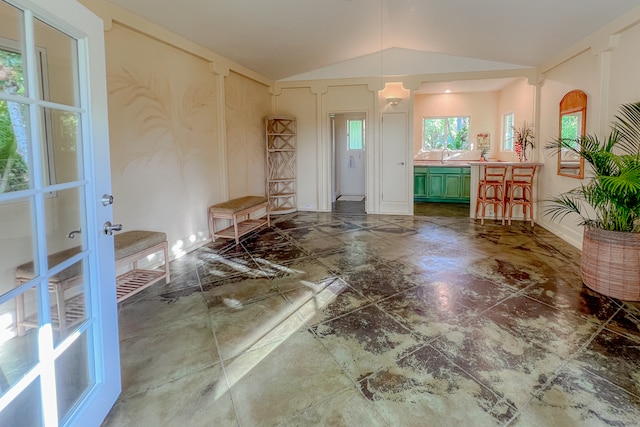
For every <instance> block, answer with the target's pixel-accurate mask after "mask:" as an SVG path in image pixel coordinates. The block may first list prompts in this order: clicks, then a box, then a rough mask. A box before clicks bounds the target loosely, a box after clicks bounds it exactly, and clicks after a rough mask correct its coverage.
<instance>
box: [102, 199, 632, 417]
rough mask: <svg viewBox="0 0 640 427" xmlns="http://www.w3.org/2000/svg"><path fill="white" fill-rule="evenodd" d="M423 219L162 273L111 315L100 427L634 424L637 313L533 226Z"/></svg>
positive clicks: (366, 220)
mask: <svg viewBox="0 0 640 427" xmlns="http://www.w3.org/2000/svg"><path fill="white" fill-rule="evenodd" d="M445 211H446V209H445ZM423 213H424V214H425V215H429V216H416V217H404V216H382V215H375V216H374V215H362V214H354V213H335V212H334V213H304V212H299V213H295V214H290V215H286V216H280V217H274V221H273V226H272V227H271V228H269V229H265V230H263V231H261V232H260V233H257V234H253V235H251V236H247V237H246V238H245V239H243V240H242V241H241V244H240V245H239V246H235V245H233V242H232V241H222V242H220V241H217V242H214V243H212V244H210V245H208V246H207V247H203V248H201V249H199V250H197V251H195V252H192V253H189V254H187V255H186V256H183V257H182V258H180V259H178V260H176V261H174V262H173V263H172V265H171V269H172V271H171V274H172V276H171V277H172V281H171V283H170V284H169V285H156V286H154V287H152V288H150V289H148V290H146V291H144V292H142V293H141V294H140V295H139V296H137V297H134V298H132V300H130V301H125V303H123V304H122V305H121V307H120V340H121V357H122V360H121V364H122V378H123V392H122V395H121V397H120V399H119V400H118V402H117V404H116V406H115V407H114V408H113V409H112V411H111V413H110V415H109V417H108V418H107V420H106V421H105V423H104V424H103V425H104V426H160V425H166V426H176V425H184V426H272V425H287V426H304V425H310V426H311V425H330V426H365V425H366V426H378V425H380V426H423V425H433V426H505V425H509V426H607V425H616V426H632V425H638V423H639V422H640V385H639V383H638V378H640V366H639V364H638V360H640V331H639V325H640V320H639V318H640V310H639V309H638V306H637V305H630V304H627V305H624V304H621V303H620V302H618V301H613V300H610V299H607V298H604V297H601V296H599V295H597V294H595V293H593V292H591V291H589V290H587V289H586V288H584V287H583V286H582V284H581V281H580V278H579V260H580V253H579V251H578V250H576V249H575V248H574V247H572V246H570V245H568V244H567V243H565V242H563V241H562V240H560V239H558V238H556V237H555V236H554V235H552V234H551V233H549V232H547V231H546V230H544V229H542V228H540V227H538V226H536V227H535V228H533V229H532V228H531V227H530V226H529V225H528V224H525V223H520V222H517V223H515V224H514V225H512V226H500V225H499V224H498V223H497V222H496V223H494V222H493V221H487V223H486V224H485V225H484V226H480V224H479V222H478V223H475V222H473V221H472V220H470V219H469V218H467V217H464V216H458V217H453V216H436V215H445V214H446V212H444V211H441V210H435V211H433V213H429V212H423Z"/></svg>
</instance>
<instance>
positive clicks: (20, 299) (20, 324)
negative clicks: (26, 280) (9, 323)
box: [16, 293, 25, 336]
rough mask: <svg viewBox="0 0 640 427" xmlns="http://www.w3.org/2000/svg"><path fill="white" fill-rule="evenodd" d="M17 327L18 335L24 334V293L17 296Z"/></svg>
mask: <svg viewBox="0 0 640 427" xmlns="http://www.w3.org/2000/svg"><path fill="white" fill-rule="evenodd" d="M16 327H17V330H18V335H20V336H22V335H24V331H25V327H24V293H22V294H20V295H18V296H17V297H16Z"/></svg>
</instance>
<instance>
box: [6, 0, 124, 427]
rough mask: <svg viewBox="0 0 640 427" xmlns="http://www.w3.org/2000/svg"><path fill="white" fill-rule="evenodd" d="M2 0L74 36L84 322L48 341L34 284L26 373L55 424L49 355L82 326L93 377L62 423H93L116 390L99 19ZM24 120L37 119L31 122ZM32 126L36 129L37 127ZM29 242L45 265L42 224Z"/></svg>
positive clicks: (28, 0)
mask: <svg viewBox="0 0 640 427" xmlns="http://www.w3.org/2000/svg"><path fill="white" fill-rule="evenodd" d="M8 1H9V3H11V4H13V5H15V6H16V7H18V8H19V9H23V10H25V17H26V18H27V21H26V22H27V32H28V31H29V26H30V25H31V21H30V20H29V17H30V16H31V14H32V13H33V15H34V16H36V17H38V18H39V19H41V20H42V21H44V22H46V23H47V24H49V25H51V26H52V27H55V28H57V29H59V30H60V31H62V32H64V33H66V34H68V35H69V36H71V37H73V38H75V39H77V41H78V58H77V59H78V63H79V70H78V79H79V82H78V87H79V88H80V94H79V97H80V110H81V112H80V114H81V115H80V117H81V120H82V121H81V131H82V144H83V151H82V162H83V168H84V180H83V181H84V189H85V194H84V196H85V200H86V203H85V205H84V206H83V208H84V209H85V210H86V211H85V212H86V213H85V218H86V224H85V227H86V230H84V229H83V230H82V238H83V239H85V245H86V248H87V252H86V254H85V257H86V258H84V260H85V261H86V262H87V263H88V269H87V270H86V271H88V277H86V278H85V280H88V282H89V283H90V292H89V298H88V300H87V301H86V302H85V304H86V312H87V321H86V322H84V323H83V324H82V326H81V327H80V329H79V331H78V333H74V334H71V335H70V336H68V337H67V338H65V339H64V340H63V341H62V342H61V343H60V344H59V345H58V346H57V347H54V343H53V337H52V330H51V319H50V315H49V313H48V310H49V307H48V306H47V305H46V304H47V301H48V295H47V290H46V289H47V287H46V282H45V283H44V284H43V285H41V286H40V288H41V289H42V291H41V295H42V296H43V301H44V303H43V304H42V307H40V308H41V310H42V317H41V320H40V323H41V325H42V326H41V327H40V328H39V347H40V348H39V351H40V362H38V364H37V365H36V367H35V368H34V369H33V371H32V372H33V374H32V375H31V379H32V380H33V376H34V375H36V376H39V378H40V379H41V381H40V382H41V395H42V399H43V403H42V405H43V413H44V420H43V422H44V425H45V426H54V425H58V424H59V423H61V422H62V421H63V420H59V419H58V418H59V415H58V414H57V409H56V400H55V389H53V390H52V387H53V388H55V371H54V359H55V357H56V356H57V355H59V354H61V353H62V352H64V351H65V350H66V349H67V348H68V347H69V346H70V345H71V343H73V342H74V340H75V339H77V338H78V337H79V336H80V335H81V333H86V335H87V338H88V342H89V344H90V346H92V350H91V351H90V353H89V357H92V360H91V361H90V363H89V365H90V366H91V367H92V370H90V375H91V376H92V378H91V379H92V380H93V381H94V384H93V386H91V387H90V388H89V389H88V391H87V393H85V395H83V396H82V398H81V401H80V402H79V404H77V405H76V406H75V407H74V408H73V409H71V411H70V413H69V414H68V415H67V417H66V419H65V420H64V423H65V425H78V426H86V425H96V424H99V423H100V422H101V421H102V420H103V419H104V418H105V417H106V415H107V414H108V412H109V410H110V408H111V407H112V405H113V404H114V402H115V400H116V399H117V396H118V395H119V393H120V390H121V385H120V360H119V340H118V322H117V304H116V294H115V266H114V249H113V237H112V236H107V235H105V234H104V233H103V232H102V228H103V224H104V223H105V222H106V221H111V220H112V209H111V206H103V205H102V203H101V202H100V201H101V198H102V195H103V194H111V179H110V164H109V160H110V157H109V133H108V116H107V90H106V67H105V50H104V32H103V22H102V20H101V19H99V18H98V17H97V16H96V15H94V14H93V13H92V12H90V11H89V10H88V9H86V8H85V7H84V6H82V5H81V4H79V3H78V2H77V1H74V0H8ZM27 41H29V36H27ZM30 51H33V48H28V49H27V51H26V54H27V55H29V56H31V55H30V54H29V52H30ZM51 83H52V84H55V83H54V82H51ZM32 117H33V114H32ZM36 122H37V120H36ZM32 126H37V123H34V124H32ZM34 130H35V131H36V134H37V129H34ZM35 174H36V176H38V175H39V172H37V171H35ZM34 191H35V190H34ZM36 205H37V204H36ZM34 211H35V218H34V221H36V223H37V224H38V223H40V224H44V215H45V214H44V208H43V206H42V204H41V203H40V206H36V209H35V210H34ZM34 248H40V249H39V250H38V252H37V254H35V255H36V257H37V258H36V259H37V261H39V264H40V265H46V263H47V251H46V235H45V231H44V229H43V227H39V229H38V230H37V233H36V236H35V242H34ZM40 280H42V279H40ZM28 379H29V375H27V376H25V377H24V378H23V379H22V380H20V381H19V382H18V383H17V384H16V385H15V386H14V389H19V388H23V389H24V387H26V385H24V384H22V383H23V382H26V381H27V380H28ZM13 395H15V393H13ZM51 395H53V397H52V396H51ZM11 399H12V390H9V392H7V393H6V394H5V395H4V396H2V398H1V399H0V408H2V407H5V406H6V405H7V404H8V402H10V401H11Z"/></svg>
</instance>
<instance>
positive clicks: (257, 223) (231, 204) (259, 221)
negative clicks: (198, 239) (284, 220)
mask: <svg viewBox="0 0 640 427" xmlns="http://www.w3.org/2000/svg"><path fill="white" fill-rule="evenodd" d="M263 209H264V210H265V212H266V215H263V216H262V217H259V218H252V217H251V214H253V213H255V212H258V211H261V210H263ZM216 219H225V220H230V221H232V223H233V224H232V225H231V226H230V227H227V228H225V229H223V230H220V231H216V228H215V221H216ZM263 225H267V226H270V225H271V219H270V218H269V201H268V200H267V198H266V197H261V196H246V197H240V198H238V199H231V200H228V201H226V202H223V203H218V204H216V205H213V206H210V207H209V232H210V233H211V239H212V240H213V241H215V240H216V237H221V238H224V239H235V241H236V244H238V243H240V237H242V236H244V235H245V234H247V233H250V232H252V231H253V230H255V229H257V228H260V227H262V226H263Z"/></svg>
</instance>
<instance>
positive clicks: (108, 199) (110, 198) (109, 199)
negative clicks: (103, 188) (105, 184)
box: [100, 194, 113, 206]
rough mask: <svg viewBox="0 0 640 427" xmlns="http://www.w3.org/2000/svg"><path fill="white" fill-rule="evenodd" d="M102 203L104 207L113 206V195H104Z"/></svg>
mask: <svg viewBox="0 0 640 427" xmlns="http://www.w3.org/2000/svg"><path fill="white" fill-rule="evenodd" d="M100 201H101V202H102V206H109V205H112V204H113V196H112V195H111V194H103V195H102V199H101V200H100Z"/></svg>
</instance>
